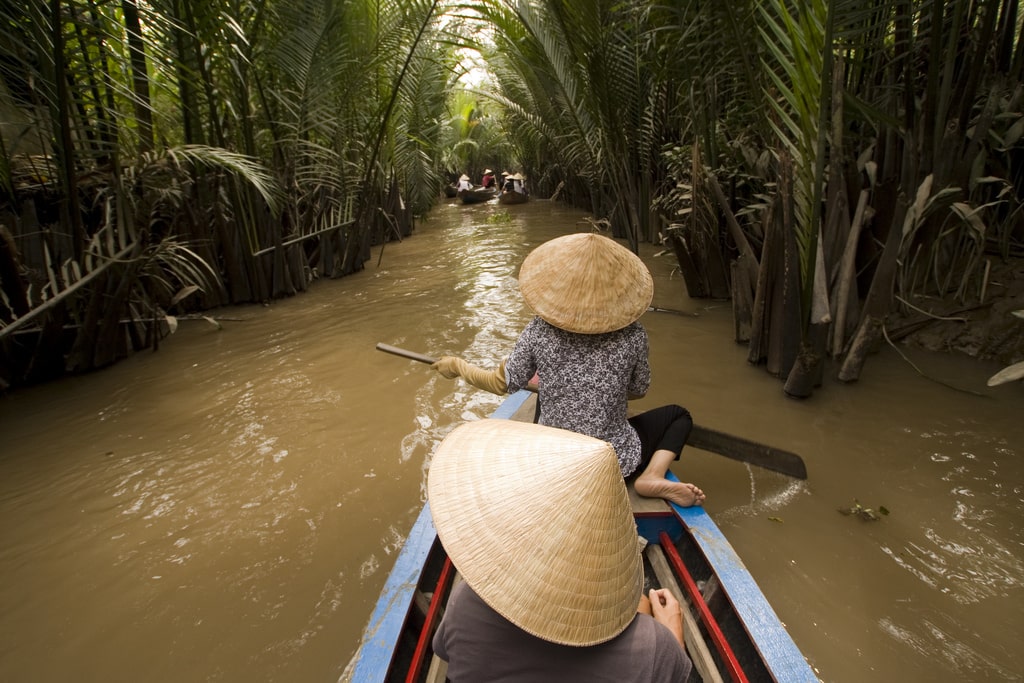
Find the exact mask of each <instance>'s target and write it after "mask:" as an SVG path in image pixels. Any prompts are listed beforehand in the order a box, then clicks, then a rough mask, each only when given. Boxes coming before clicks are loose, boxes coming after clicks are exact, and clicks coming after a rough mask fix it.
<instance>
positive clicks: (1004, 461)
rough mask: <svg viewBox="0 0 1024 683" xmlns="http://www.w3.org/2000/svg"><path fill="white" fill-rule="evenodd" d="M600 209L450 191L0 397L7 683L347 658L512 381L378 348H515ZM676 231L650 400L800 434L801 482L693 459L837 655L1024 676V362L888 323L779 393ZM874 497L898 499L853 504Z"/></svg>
mask: <svg viewBox="0 0 1024 683" xmlns="http://www.w3.org/2000/svg"><path fill="white" fill-rule="evenodd" d="M502 219H505V220H502ZM586 229H589V226H588V224H587V222H586V221H585V217H584V214H582V213H580V212H577V211H575V210H572V209H568V208H565V207H561V206H558V205H554V204H551V203H549V202H543V201H535V202H531V203H529V204H526V205H522V206H513V207H507V208H505V207H499V206H496V205H478V206H460V205H455V204H444V205H442V206H440V207H438V208H437V209H436V210H435V211H434V212H432V213H431V214H430V216H429V217H428V219H427V220H425V221H422V222H420V223H419V225H418V226H417V229H416V233H415V235H414V236H413V237H411V238H408V239H406V240H404V241H403V242H401V243H395V244H389V245H387V246H386V247H385V248H384V250H383V254H382V255H381V254H380V252H379V250H375V251H374V258H373V260H372V261H371V262H370V263H368V264H367V267H366V269H365V271H363V272H361V273H358V274H356V275H354V276H351V277H347V278H343V279H341V280H335V281H327V282H318V283H316V284H315V285H314V286H313V287H312V288H311V290H310V291H309V292H308V293H306V294H302V295H299V296H297V297H295V298H293V299H289V300H285V301H277V302H273V303H271V304H269V305H267V306H249V307H240V308H232V309H225V310H220V311H217V312H215V315H216V317H218V318H219V322H220V326H221V328H220V329H217V328H216V327H215V326H213V325H211V324H209V323H208V322H206V321H201V320H187V321H182V322H181V325H180V327H179V329H178V331H177V333H176V334H175V335H174V336H173V337H171V338H170V339H168V340H167V341H166V342H165V343H164V344H163V345H162V347H161V349H160V351H159V352H157V353H142V354H138V355H136V356H134V357H132V358H130V359H128V360H127V361H125V362H122V363H120V364H118V365H116V366H114V367H112V368H109V369H107V370H104V371H102V372H98V373H94V374H90V375H86V376H81V377H76V378H72V379H67V380H62V381H59V382H54V383H51V384H47V385H43V386H38V387H34V388H30V389H27V390H24V391H20V392H18V393H16V394H14V395H10V396H6V397H3V398H0V435H2V436H0V444H2V446H0V525H2V527H0V528H2V537H0V539H2V544H0V605H2V610H0V680H2V681H14V682H21V681H65V680H82V681H108V682H109V681H150V682H160V681H300V680H302V681H335V680H337V679H338V678H339V677H340V676H341V675H342V673H343V672H344V670H345V667H346V665H347V664H348V663H349V661H350V660H351V658H352V656H353V654H354V652H355V650H356V647H357V645H358V642H359V636H360V633H361V631H362V629H363V627H364V626H365V624H366V622H367V619H368V618H369V615H370V612H371V610H372V607H373V604H374V601H375V599H376V596H377V594H378V592H379V591H380V589H381V587H382V586H383V584H384V581H385V579H386V576H387V573H388V571H389V569H390V568H391V565H392V564H393V562H394V560H395V557H396V553H397V551H398V550H399V548H400V547H401V545H402V541H403V539H404V537H405V534H406V533H408V530H409V528H410V527H411V525H412V522H413V520H414V519H415V517H416V515H417V513H418V511H419V509H420V507H421V505H422V502H423V499H424V481H425V472H426V467H427V464H428V462H429V457H430V453H431V451H432V449H433V448H434V446H435V445H436V444H437V443H438V442H439V441H440V440H441V439H442V438H443V437H444V435H445V434H447V433H448V432H449V431H450V430H451V429H452V428H454V427H455V426H456V425H457V424H459V423H460V422H462V421H464V420H471V419H477V418H479V417H483V416H485V415H487V414H488V413H489V412H490V411H491V410H493V409H494V407H496V406H497V404H498V402H499V399H498V397H496V396H492V395H490V394H486V393H484V392H480V391H476V390H472V389H471V388H470V387H468V386H467V385H465V384H464V383H462V382H461V381H459V380H456V381H449V380H444V379H443V378H441V377H439V376H437V375H436V373H434V372H433V371H431V370H430V369H429V368H428V367H427V366H425V365H423V364H419V363H415V362H412V361H408V360H405V359H402V358H398V357H395V356H390V355H386V354H383V353H380V352H378V351H375V349H374V346H375V344H376V343H377V342H385V343H389V344H393V345H395V346H401V347H405V348H408V349H411V350H414V351H418V352H420V353H425V354H430V355H441V354H444V353H455V354H460V355H463V356H464V357H465V358H467V359H468V360H470V361H474V362H479V363H481V364H484V365H488V364H495V363H496V362H497V360H498V359H500V358H501V357H502V355H503V354H505V353H507V352H508V350H509V349H510V347H511V344H512V342H513V341H514V339H515V337H516V335H517V333H518V331H519V329H520V328H521V327H522V325H523V324H525V322H526V321H527V320H528V319H529V317H530V313H529V311H528V310H526V309H525V308H524V306H523V304H522V302H521V300H520V297H519V295H518V291H517V288H516V281H515V273H516V271H517V268H518V265H519V263H520V262H521V261H522V259H523V258H524V257H525V255H526V254H527V253H528V252H529V251H530V249H532V248H533V247H534V246H536V245H537V244H539V243H541V242H543V241H544V240H547V239H550V238H552V237H555V236H558V235H560V234H564V233H566V232H571V231H579V230H586ZM657 252H658V249H657V248H656V247H654V246H652V245H642V249H641V255H642V256H643V258H644V260H645V261H646V262H647V263H648V264H649V266H650V268H651V270H652V273H653V274H654V276H655V289H656V291H655V301H654V304H655V306H657V307H660V308H665V309H673V310H675V311H678V313H665V312H649V313H648V314H646V315H645V316H644V318H643V323H644V325H645V326H646V327H647V328H648V331H649V333H650V336H651V365H652V370H653V377H654V379H653V383H652V388H651V391H650V393H649V394H648V396H647V397H646V398H645V399H643V400H642V401H639V402H637V403H636V405H635V406H632V407H634V408H636V409H644V408H648V407H654V406H657V405H661V404H664V403H668V402H677V403H681V404H683V405H686V406H687V407H688V408H689V409H690V411H691V412H692V413H693V415H694V418H695V421H697V422H698V423H700V424H703V425H706V426H708V427H715V428H718V429H722V430H725V431H728V432H731V433H733V434H737V435H741V436H745V437H747V438H750V439H754V440H757V441H762V442H765V443H770V444H773V445H775V446H778V447H781V448H785V449H788V450H791V451H794V452H796V453H799V454H800V455H802V456H803V458H804V460H805V461H806V463H807V467H808V470H809V474H810V476H809V478H808V480H807V481H806V482H795V481H793V480H790V479H788V478H786V477H784V476H782V475H778V474H774V473H771V472H766V471H763V470H757V469H754V468H750V467H747V466H745V465H743V464H740V463H737V462H734V461H731V460H728V459H726V458H723V457H721V456H717V455H713V454H709V453H704V452H700V451H696V450H693V449H687V450H686V451H684V456H683V458H682V461H681V462H680V463H677V466H676V467H675V468H674V469H675V471H676V472H677V473H678V474H679V476H680V477H681V478H683V479H684V480H685V481H693V482H695V483H697V484H698V485H700V486H701V487H702V488H703V489H704V491H705V492H706V493H707V496H708V498H707V501H706V507H707V509H708V510H709V512H711V514H712V515H713V517H714V518H715V520H716V521H717V522H718V524H719V526H720V527H721V528H722V530H723V531H724V532H725V534H726V536H727V537H728V538H729V539H730V540H731V542H732V544H733V545H734V546H735V548H736V549H737V551H738V552H739V554H740V556H741V557H742V558H743V559H744V562H745V563H746V564H747V566H748V568H749V569H750V570H751V572H752V574H753V575H754V577H755V578H756V579H757V581H758V582H759V584H760V585H761V587H762V589H763V590H764V592H765V594H766V595H767V597H768V599H769V601H770V602H771V603H772V604H773V605H774V607H775V610H776V611H777V612H778V614H779V616H780V617H781V618H782V620H783V621H784V622H785V623H786V624H787V626H788V628H789V630H790V632H791V633H792V634H793V637H794V639H795V640H796V642H797V644H798V645H799V646H800V648H801V649H802V650H803V652H804V653H805V655H806V656H807V657H808V659H809V661H810V662H811V664H812V665H813V666H814V667H815V669H816V670H817V671H818V673H819V676H820V677H821V679H822V680H824V681H843V682H845V681H851V682H852V681H868V680H871V681H937V680H954V679H955V680H970V681H986V680H991V681H997V680H998V681H1002V680H1024V648H1021V647H1020V644H1021V643H1022V642H1024V588H1022V584H1024V525H1022V524H1021V520H1022V519H1024V476H1022V475H1024V452H1022V451H1024V425H1022V422H1021V417H1022V412H1024V411H1022V408H1024V385H1021V384H1020V383H1017V384H1014V385H1008V386H1002V387H995V388H992V389H989V388H987V387H985V380H986V378H987V377H988V376H989V375H991V374H992V373H994V372H995V371H996V370H998V369H999V368H998V367H996V366H993V365H989V364H985V363H978V362H975V361H970V360H966V359H962V358H957V357H949V356H942V355H935V354H921V353H918V354H913V355H912V357H911V360H912V361H913V362H914V363H915V364H916V366H917V368H918V369H919V370H920V371H921V374H919V372H918V370H916V369H915V368H914V367H911V366H910V365H909V364H908V363H906V362H905V361H904V360H902V359H901V358H900V357H899V355H898V354H896V353H895V352H894V351H892V350H890V349H885V350H883V351H882V352H881V353H880V354H878V355H875V356H872V357H871V358H870V359H869V360H868V363H867V365H866V366H865V370H864V373H863V376H862V378H861V380H860V381H859V382H857V383H855V384H852V385H843V384H839V383H837V382H834V381H831V380H828V381H826V383H825V386H823V387H822V388H821V389H819V390H818V391H817V392H816V393H815V394H814V396H813V397H812V398H811V399H809V400H805V401H794V400H791V399H787V398H786V397H785V396H784V395H783V392H782V386H781V383H780V382H779V381H778V380H777V379H775V378H773V377H771V376H769V375H768V374H766V373H765V372H764V370H763V369H762V368H755V367H751V366H749V365H748V364H747V363H746V360H745V359H746V347H745V346H741V345H737V344H734V343H733V342H732V341H731V339H732V336H731V331H732V323H731V312H730V308H729V304H728V302H709V301H698V300H690V299H688V298H687V296H686V293H685V288H684V286H683V284H682V282H681V280H680V279H679V277H678V274H677V273H675V272H674V271H673V267H672V262H673V261H674V258H673V257H671V256H670V255H665V254H658V253H657ZM930 378H931V379H930ZM932 379H939V380H942V381H943V382H946V383H949V384H953V385H955V386H959V387H962V388H964V389H969V390H972V391H975V392H978V393H980V394H982V395H981V396H978V395H974V394H969V393H965V392H959V391H954V390H952V389H950V388H948V387H947V386H944V385H942V384H939V383H937V382H935V381H932ZM855 502H859V503H860V504H861V505H862V506H864V507H869V508H873V509H878V508H880V507H882V506H884V507H885V508H887V509H888V510H889V511H890V514H889V515H888V516H884V517H882V519H880V520H879V521H863V520H861V519H860V518H858V517H856V516H846V515H843V514H840V513H839V512H838V510H839V509H840V508H849V507H851V506H853V505H854V504H855Z"/></svg>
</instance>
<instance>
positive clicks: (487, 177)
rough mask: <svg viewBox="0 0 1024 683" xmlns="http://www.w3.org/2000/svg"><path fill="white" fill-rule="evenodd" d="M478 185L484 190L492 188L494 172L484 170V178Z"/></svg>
mask: <svg viewBox="0 0 1024 683" xmlns="http://www.w3.org/2000/svg"><path fill="white" fill-rule="evenodd" d="M480 184H481V185H483V186H484V188H485V189H486V188H490V187H494V171H492V170H491V169H489V168H487V169H484V177H483V179H482V180H481V182H480Z"/></svg>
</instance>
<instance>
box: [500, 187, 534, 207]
mask: <svg viewBox="0 0 1024 683" xmlns="http://www.w3.org/2000/svg"><path fill="white" fill-rule="evenodd" d="M529 199H530V195H528V194H525V193H523V192H516V191H515V190H503V191H502V193H501V194H500V195H498V203H499V204H525V203H526V202H527V201H528V200H529Z"/></svg>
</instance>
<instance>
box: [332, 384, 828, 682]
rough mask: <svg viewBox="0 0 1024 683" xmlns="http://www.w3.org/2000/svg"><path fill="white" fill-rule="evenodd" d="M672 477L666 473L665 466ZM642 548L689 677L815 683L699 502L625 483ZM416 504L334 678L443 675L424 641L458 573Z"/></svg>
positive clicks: (509, 407)
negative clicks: (667, 598) (670, 613)
mask: <svg viewBox="0 0 1024 683" xmlns="http://www.w3.org/2000/svg"><path fill="white" fill-rule="evenodd" d="M535 407H536V395H535V394H532V393H530V392H528V391H520V392H518V393H516V394H513V395H512V396H510V397H508V398H507V399H506V400H505V402H504V403H502V405H501V406H500V407H499V408H498V409H497V410H496V411H495V412H494V413H493V414H492V416H491V417H495V418H506V419H519V420H527V421H532V419H533V412H534V410H535ZM669 474H670V476H671V473H669ZM630 499H631V501H632V503H633V513H634V517H635V519H636V522H637V529H638V531H639V533H640V535H641V536H642V537H643V538H645V539H646V540H647V541H648V545H647V547H646V549H645V551H644V569H645V583H646V584H647V585H646V586H645V589H647V588H668V589H669V590H671V591H673V593H674V594H675V596H676V598H677V599H678V600H679V603H680V604H681V605H683V606H684V608H685V609H684V610H683V614H684V622H685V623H684V631H685V639H686V650H687V653H688V654H689V655H690V659H691V660H693V664H694V674H693V675H692V676H691V678H690V681H706V682H711V681H715V682H720V681H727V680H729V681H734V682H735V681H776V682H780V683H782V682H784V683H803V682H807V683H811V682H814V683H817V681H818V678H817V676H816V675H815V674H814V671H813V670H812V669H811V667H810V665H808V663H807V661H806V660H805V659H804V656H803V654H802V653H801V652H800V650H799V649H798V648H797V646H796V644H795V643H794V642H793V639H792V638H791V637H790V635H789V633H788V632H787V631H786V628H785V626H783V625H782V622H780V621H779V618H778V616H776V614H775V612H774V610H772V608H771V605H769V604H768V600H767V599H766V598H765V596H764V594H763V593H762V592H761V589H760V588H758V586H757V584H756V583H755V582H754V579H753V577H751V575H750V573H749V572H748V571H747V569H746V567H744V566H743V563H742V561H740V559H739V557H738V556H737V555H736V552H735V551H734V550H733V548H732V546H731V545H729V542H728V541H727V540H726V538H725V536H723V535H722V532H721V531H720V530H719V529H718V527H717V526H716V525H715V523H714V522H713V521H712V520H711V518H710V517H709V516H708V514H707V513H706V512H705V511H704V509H703V508H701V507H693V508H681V507H678V506H676V505H669V504H667V503H665V502H664V501H662V500H653V499H649V498H640V497H638V496H636V494H635V493H634V492H633V491H632V490H630ZM456 575H457V571H456V569H455V567H454V566H453V565H452V563H451V562H450V561H449V560H448V557H447V555H446V554H445V552H444V548H442V546H441V543H440V541H439V540H438V538H437V534H436V532H435V531H434V525H433V521H432V519H431V516H430V505H429V503H428V504H427V505H424V507H423V510H422V511H421V512H420V515H419V518H418V519H417V520H416V523H415V525H414V526H413V529H412V531H411V532H410V534H409V538H408V539H407V540H406V542H405V545H404V547H403V548H402V551H401V553H400V554H399V556H398V559H397V561H396V562H395V566H394V568H393V569H392V571H391V574H390V575H389V576H388V579H387V582H386V583H385V585H384V589H383V591H382V592H381V595H380V598H379V599H378V600H377V605H376V607H375V608H374V611H373V614H372V615H371V617H370V621H369V624H368V625H367V627H366V630H365V631H364V633H363V640H362V643H361V645H360V648H359V651H358V652H357V653H356V656H355V658H354V659H353V660H352V662H351V663H350V664H349V666H348V668H347V669H346V672H345V674H344V675H343V676H342V680H347V681H353V682H358V683H383V682H391V681H408V682H410V683H411V682H426V681H429V682H433V683H443V681H445V672H446V670H447V664H446V663H445V662H444V661H443V660H441V659H440V658H438V657H435V656H434V655H433V650H432V647H431V641H432V638H433V634H434V632H435V631H436V629H437V625H438V624H439V623H440V620H441V616H442V615H443V613H444V605H445V602H446V601H447V598H448V595H449V593H450V591H451V588H452V585H453V582H454V581H455V580H457V577H456Z"/></svg>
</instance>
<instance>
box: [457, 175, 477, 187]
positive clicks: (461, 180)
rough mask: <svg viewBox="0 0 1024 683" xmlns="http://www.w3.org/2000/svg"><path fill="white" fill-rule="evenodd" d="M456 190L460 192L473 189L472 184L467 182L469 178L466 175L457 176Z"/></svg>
mask: <svg viewBox="0 0 1024 683" xmlns="http://www.w3.org/2000/svg"><path fill="white" fill-rule="evenodd" d="M456 189H457V190H459V191H460V192H461V191H462V190H472V189H473V183H471V182H469V176H468V175H466V174H465V173H463V174H462V175H461V176H459V185H458V187H457V188H456Z"/></svg>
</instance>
